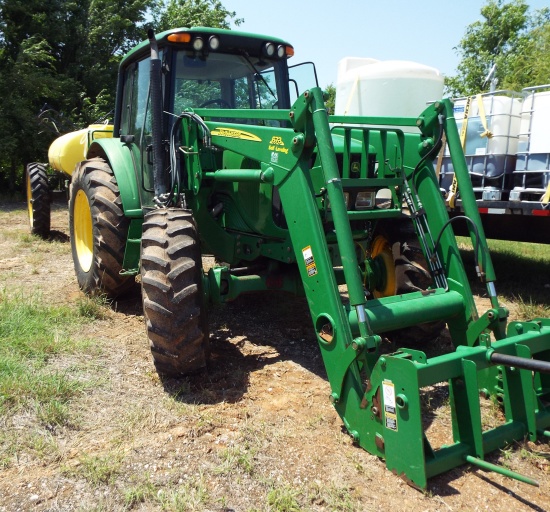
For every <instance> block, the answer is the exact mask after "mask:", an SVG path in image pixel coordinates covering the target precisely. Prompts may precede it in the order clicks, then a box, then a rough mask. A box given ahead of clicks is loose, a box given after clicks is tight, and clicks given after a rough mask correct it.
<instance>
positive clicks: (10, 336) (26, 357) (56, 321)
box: [0, 291, 91, 466]
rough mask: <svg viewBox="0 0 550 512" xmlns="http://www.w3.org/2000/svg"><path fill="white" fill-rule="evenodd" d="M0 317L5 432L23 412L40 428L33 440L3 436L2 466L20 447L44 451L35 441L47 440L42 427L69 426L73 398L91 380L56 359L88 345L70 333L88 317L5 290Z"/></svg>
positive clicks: (1, 400) (0, 390) (1, 411)
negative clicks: (86, 381)
mask: <svg viewBox="0 0 550 512" xmlns="http://www.w3.org/2000/svg"><path fill="white" fill-rule="evenodd" d="M0 318H1V319H2V321H1V322H0V415H1V416H2V418H3V422H4V423H5V424H6V426H7V427H8V429H7V430H8V431H9V424H10V422H11V420H12V418H14V417H16V416H17V415H19V416H21V415H25V416H27V417H29V418H31V422H32V423H33V424H35V425H36V427H35V428H37V429H38V432H39V434H37V435H36V436H35V441H36V442H34V443H32V442H30V437H29V436H27V437H25V436H23V437H22V438H17V437H9V436H8V437H6V436H4V437H3V442H2V443H1V446H2V448H0V464H2V465H4V466H5V465H7V464H8V461H9V460H10V457H11V456H12V455H14V454H15V453H17V452H18V451H19V450H20V449H22V448H25V449H26V448H29V447H30V448H31V451H32V452H33V453H36V454H38V455H40V453H42V452H43V451H44V450H43V449H42V448H40V447H38V444H37V442H38V441H40V442H42V444H44V443H45V444H46V445H47V444H48V441H47V439H46V438H45V437H44V431H42V430H40V429H45V430H46V432H52V431H55V429H56V428H58V427H62V426H70V425H71V423H72V421H73V419H72V418H71V410H70V402H71V399H72V398H73V397H75V396H76V395H79V394H80V393H82V391H83V390H84V389H85V388H86V387H87V386H89V385H91V384H90V383H85V382H84V381H83V380H81V379H79V376H78V372H75V369H74V367H73V366H71V365H70V364H67V363H66V362H65V363H64V364H58V363H59V360H60V358H63V357H65V356H71V355H74V354H77V353H79V352H81V351H83V350H85V349H86V347H88V345H89V343H88V342H87V341H81V340H76V339H73V338H72V337H71V331H72V330H74V329H76V328H77V327H78V326H79V325H82V324H83V323H87V322H88V321H89V319H88V318H87V317H85V316H83V315H81V314H80V313H79V311H78V310H77V309H75V308H74V307H69V306H53V305H46V304H44V302H43V300H42V299H41V297H40V296H39V295H32V296H23V295H18V294H12V295H10V294H8V293H6V292H5V291H0ZM32 444H34V445H35V447H32V446H31V445H32ZM46 451H47V452H48V451H49V450H46Z"/></svg>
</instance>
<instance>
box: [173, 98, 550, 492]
mask: <svg viewBox="0 0 550 512" xmlns="http://www.w3.org/2000/svg"><path fill="white" fill-rule="evenodd" d="M195 113H196V114H199V115H200V116H201V118H204V119H205V126H202V127H200V126H199V125H197V124H196V123H195V122H194V121H193V120H192V119H191V118H189V119H184V120H183V123H184V129H183V130H182V133H183V134H184V135H183V140H182V145H183V147H184V148H185V159H184V164H183V167H184V169H185V174H186V179H187V190H188V193H187V198H188V201H189V204H190V206H191V208H192V209H193V210H195V211H197V210H201V208H199V205H200V204H201V201H202V202H203V201H205V198H204V197H202V196H201V194H202V191H203V190H208V193H210V192H211V191H212V187H213V184H215V183H223V182H229V181H231V182H240V183H245V182H247V183H257V184H258V185H262V186H268V187H273V189H276V190H277V193H278V194H279V195H280V200H281V204H282V208H283V211H284V217H285V219H286V228H285V229H286V230H287V235H286V236H285V237H283V238H284V239H282V240H280V244H281V249H282V253H281V254H282V255H284V254H286V262H287V263H289V264H290V263H294V262H296V264H297V266H298V270H299V275H300V280H301V286H302V287H303V291H304V293H305V296H306V298H307V301H308V304H309V309H310V312H311V317H312V320H313V326H314V329H315V333H316V336H317V340H318V343H319V347H320V350H321V353H322V356H323V360H324V364H325V367H326V370H327V375H328V379H329V382H330V388H331V393H330V400H331V401H332V403H333V404H334V407H335V408H336V410H337V411H338V413H339V415H340V416H341V418H342V421H343V423H344V425H345V426H346V429H347V430H348V431H349V433H350V434H351V435H352V437H353V439H354V441H355V442H357V443H358V444H359V445H361V446H362V447H363V448H365V449H367V450H368V451H369V452H371V453H373V454H376V455H377V456H380V457H383V458H385V460H386V465H387V467H388V468H389V469H391V470H392V471H394V472H396V473H397V474H400V475H402V476H403V477H404V478H405V479H406V480H408V481H409V482H410V483H411V484H413V485H417V486H420V487H425V486H426V483H427V479H428V478H429V477H431V476H433V475H436V474H438V473H441V472H443V471H446V470H448V469H451V468H453V467H456V466H458V465H461V464H464V463H466V462H470V463H472V464H477V465H480V466H483V467H486V468H487V467H488V465H487V463H484V461H483V458H484V456H485V454H486V453H488V452H490V451H492V450H494V449H496V448H498V447H501V446H504V445H505V444H506V443H508V442H510V440H511V439H521V438H523V437H524V436H525V435H528V436H530V437H531V438H532V439H535V438H536V436H537V432H538V433H539V434H540V433H546V435H547V433H548V431H547V429H548V426H549V425H550V411H549V410H548V409H547V405H545V404H547V400H548V398H549V397H548V394H549V392H550V389H549V386H548V375H547V372H548V371H549V370H550V363H548V359H549V357H548V355H549V353H550V351H549V347H550V324H549V321H547V320H540V319H539V320H535V321H534V322H531V323H527V324H521V323H514V324H513V327H512V329H511V330H510V329H509V333H508V334H506V321H507V311H506V310H505V309H504V308H501V307H500V306H499V305H498V301H497V298H496V292H495V287H494V281H495V277H494V271H493V267H492V264H491V260H490V256H489V253H488V250H487V243H486V240H485V237H484V234H483V230H482V228H481V223H480V220H479V214H478V213H477V210H476V208H475V200H473V201H471V202H470V203H468V198H469V196H470V195H471V194H469V190H471V185H469V182H468V179H467V178H468V175H467V171H466V172H464V173H461V171H460V169H461V166H462V164H463V163H464V156H463V153H462V151H461V148H460V146H459V139H458V134H457V129H456V123H455V122H454V119H453V118H452V104H451V103H450V102H449V101H448V100H443V101H441V102H437V103H436V104H434V105H432V106H430V107H428V108H427V109H426V111H425V112H424V113H423V114H422V115H421V116H420V117H419V118H418V119H396V118H386V119H382V118H371V119H369V118H349V117H348V118H335V117H332V118H330V121H331V122H332V123H333V128H332V131H333V133H331V126H330V125H329V117H328V115H327V113H326V110H325V109H324V104H323V98H322V93H321V91H320V90H319V89H311V90H309V91H307V92H306V93H304V94H303V95H302V96H300V98H299V99H298V100H297V101H296V102H295V104H294V105H293V107H292V108H291V109H290V110H279V111H274V112H269V113H267V114H266V112H257V113H254V112H246V113H243V112H242V111H241V112H238V111H234V110H224V111H222V110H215V111H214V110H206V109H205V110H200V109H197V110H196V111H195ZM254 116H256V117H257V119H258V120H262V119H263V120H264V123H263V125H259V124H258V125H254V124H250V125H245V124H237V123H236V122H238V120H239V118H245V117H246V118H248V119H250V118H254ZM213 117H215V118H216V119H217V121H210V120H209V119H210V118H213ZM224 117H227V118H231V120H232V121H233V122H231V123H229V122H227V123H224V122H222V120H221V119H223V118H224ZM267 119H269V120H270V121H277V122H278V123H279V125H280V127H274V126H265V125H266V124H268V123H267V122H266V121H267ZM289 123H290V126H288V124H289ZM400 126H418V128H419V133H418V134H405V133H404V132H403V130H401V129H400ZM335 127H336V128H335ZM443 131H444V132H445V134H446V138H447V141H449V146H450V148H451V154H452V157H453V164H454V166H455V169H457V180H458V185H459V187H460V191H461V196H462V198H463V201H464V202H465V206H466V215H467V217H468V220H467V222H468V224H469V229H470V233H471V236H472V242H473V246H474V247H475V252H476V261H477V262H478V275H479V277H480V278H481V279H482V280H483V281H484V282H486V284H487V290H488V293H489V296H490V297H491V306H492V307H491V309H490V310H489V311H487V312H485V313H484V314H482V315H481V316H480V315H478V313H477V310H476V307H475V303H474V300H473V295H472V292H471V289H470V287H469V284H468V277H467V273H466V271H465V269H464V264H463V262H462V259H461V256H460V252H459V249H458V246H457V243H456V240H455V237H454V234H453V232H452V229H451V228H450V222H449V217H448V215H447V211H446V208H445V204H444V202H443V200H442V198H441V194H440V191H439V187H438V183H437V179H436V177H435V173H434V170H433V165H432V164H431V160H430V152H432V151H435V152H437V150H438V148H439V144H440V135H441V133H442V132H443ZM337 137H342V139H343V140H344V144H343V148H344V149H343V151H344V152H345V151H348V152H350V151H351V149H350V148H351V147H353V143H352V141H357V140H359V141H360V145H361V146H362V147H365V146H366V147H370V146H371V145H373V146H374V154H375V155H376V161H377V170H376V173H375V174H374V175H372V173H371V176H370V177H368V176H367V174H365V177H364V178H359V179H357V180H352V179H349V178H346V177H345V171H343V170H342V163H341V162H348V163H349V162H351V159H352V156H351V153H350V154H345V155H340V157H339V158H337V153H336V151H335V149H334V145H333V142H332V141H333V138H335V139H336V138H337ZM339 140H340V139H339ZM226 151H228V152H231V153H235V154H238V155H241V156H242V157H244V158H246V159H250V160H254V161H256V162H258V165H257V167H256V168H255V169H248V168H245V169H243V168H237V169H231V168H227V167H225V168H220V167H218V166H216V165H215V162H216V161H218V162H219V153H221V152H226ZM426 155H428V156H426ZM361 165H362V166H363V168H365V169H366V165H367V164H366V161H365V159H363V163H362V164H361ZM464 167H465V164H464ZM344 168H345V165H344ZM365 172H366V171H365ZM388 184H391V187H392V191H391V194H390V195H391V200H390V202H391V203H392V205H391V206H390V207H389V208H377V207H373V208H369V209H366V210H357V209H353V208H351V209H350V207H349V198H347V197H346V194H349V193H350V192H349V191H350V190H353V187H362V188H363V189H368V190H371V188H372V189H374V190H376V189H377V188H378V189H382V188H388ZM350 187H351V188H350ZM327 205H329V208H327ZM202 210H203V212H202V213H199V224H200V223H201V221H203V225H204V226H207V228H206V229H205V231H204V232H202V233H201V237H203V238H204V241H205V243H206V245H207V246H209V247H215V246H216V244H217V242H216V240H220V239H223V240H224V241H223V243H220V244H219V245H220V247H221V245H223V247H224V250H225V251H226V255H227V256H229V257H232V256H234V255H235V254H236V253H238V252H239V250H241V249H242V247H243V235H244V234H243V233H239V234H237V233H236V232H235V231H233V230H232V229H228V227H227V226H224V225H223V223H222V222H220V221H219V219H217V218H216V217H215V216H214V215H213V214H212V212H211V213H210V214H208V213H204V208H202ZM404 215H405V216H407V217H408V218H409V219H410V220H411V221H412V223H413V225H414V227H415V230H416V233H417V235H418V237H419V239H420V240H421V242H422V247H423V249H424V251H425V253H426V258H427V259H428V261H429V262H430V270H431V272H432V275H433V278H434V281H433V282H434V284H433V286H432V287H430V288H429V289H427V290H424V291H419V292H414V293H407V294H402V295H395V296H389V297H382V298H378V299H372V298H369V299H367V296H366V291H365V273H364V271H363V270H362V267H361V264H362V262H361V261H360V260H358V257H357V254H358V251H357V234H356V230H355V229H354V228H352V224H354V223H357V222H358V221H361V222H376V221H379V220H380V219H387V218H395V219H397V218H401V217H403V216H404ZM207 216H209V220H208V222H207V221H206V220H207V219H206V217H207ZM209 230H210V231H209ZM283 231H284V230H283ZM244 238H246V236H244ZM229 240H232V243H228V241H229ZM333 240H335V243H331V241H333ZM264 243H266V244H267V245H269V241H268V240H266V239H265V237H264V238H263V239H261V243H258V245H259V247H260V248H259V249H258V250H259V251H260V252H261V251H262V249H261V247H262V246H263V244H264ZM335 250H336V251H337V252H338V258H337V260H338V261H339V262H340V265H341V269H338V268H336V267H335V265H334V261H335V258H334V251H335ZM232 251H233V253H232V254H230V253H231V252H232ZM266 254H267V252H266ZM279 259H280V261H281V262H283V260H284V257H283V256H281V257H280V258H279ZM229 274H230V271H229V270H228V269H227V268H223V269H213V270H211V271H210V275H209V278H208V279H207V282H208V283H209V285H208V286H207V289H208V290H209V293H210V295H211V297H210V299H211V300H213V301H214V302H216V301H219V300H220V299H219V297H218V296H217V295H218V294H219V293H222V292H221V288H222V287H221V285H220V283H221V282H222V281H223V280H224V279H225V280H226V286H228V287H229V288H234V289H235V290H237V291H234V292H229V293H228V292H227V291H226V292H225V293H226V294H227V293H228V296H229V297H230V298H234V297H235V296H236V295H238V290H245V287H244V286H242V284H240V283H239V281H240V278H239V276H236V275H231V276H230V275H229ZM342 275H343V279H342V278H341V276H342ZM249 277H250V276H246V278H247V279H248V278H249ZM257 283H258V288H257V289H258V290H259V289H265V282H263V281H262V280H261V279H258V280H257ZM339 286H340V288H339ZM289 288H290V287H289ZM295 288H298V287H297V286H295ZM251 289H253V287H252V288H251V287H250V285H249V287H248V288H246V291H251ZM212 295H215V297H213V296H212ZM436 320H440V321H444V322H445V323H447V325H448V327H449V331H450V334H451V337H452V339H453V344H454V345H455V347H456V350H455V351H454V352H451V353H449V354H444V355H442V356H438V357H435V358H431V359H430V358H427V356H426V355H425V354H424V353H423V352H421V351H419V350H416V349H406V348H403V349H401V350H399V351H398V352H396V353H392V354H385V353H383V350H382V347H381V339H382V333H384V332H387V331H388V330H392V329H395V328H405V329H406V328H408V327H411V326H413V325H416V324H418V323H422V322H427V321H436ZM495 354H496V355H495ZM500 354H505V355H508V356H516V357H520V358H522V361H523V362H524V363H525V364H524V369H520V370H519V375H517V370H515V371H516V373H514V369H513V368H512V367H511V364H510V363H506V362H503V358H504V361H507V360H506V358H505V357H504V356H502V357H501V358H499V357H500ZM537 359H538V360H537ZM535 360H537V361H535ZM514 361H515V364H516V367H517V360H514ZM534 361H535V366H532V364H533V362H534ZM531 371H533V372H535V373H534V375H535V379H534V380H531V379H529V378H528V375H529V374H530V372H531ZM439 383H445V385H448V386H449V392H450V405H451V416H452V418H453V420H452V438H453V443H452V444H451V445H449V446H440V447H436V446H432V445H431V443H430V441H429V440H428V438H427V437H426V435H425V419H424V418H423V413H422V404H421V402H422V399H421V397H422V394H423V393H424V392H425V391H423V390H424V389H426V387H428V386H433V385H437V384H439ZM480 390H481V391H482V392H483V393H486V394H488V395H493V396H495V397H497V399H498V400H500V401H501V403H502V404H503V406H504V409H505V415H506V422H505V423H504V424H502V425H500V426H498V427H496V428H493V429H489V430H486V429H484V428H483V427H482V424H481V416H480V398H479V393H480ZM519 403H522V404H525V405H521V406H520V405H518V404H519ZM484 464H485V465H484ZM490 469H492V470H495V471H499V472H501V473H503V474H507V476H512V477H514V478H518V479H520V480H523V481H527V482H528V483H533V482H532V481H530V480H529V479H527V478H525V477H522V476H521V475H516V474H513V473H511V472H510V471H506V470H504V469H503V468H499V467H496V466H495V467H493V466H491V467H490Z"/></svg>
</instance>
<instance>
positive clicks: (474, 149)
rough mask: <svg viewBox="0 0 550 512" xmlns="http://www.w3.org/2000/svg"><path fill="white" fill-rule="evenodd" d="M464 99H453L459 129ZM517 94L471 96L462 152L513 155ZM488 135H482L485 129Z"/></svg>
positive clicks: (517, 123)
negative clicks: (464, 146) (464, 145)
mask: <svg viewBox="0 0 550 512" xmlns="http://www.w3.org/2000/svg"><path fill="white" fill-rule="evenodd" d="M466 102H467V98H459V99H458V100H456V101H455V102H454V115H455V119H456V122H457V125H458V129H459V131H460V130H461V128H462V123H463V120H464V112H465V109H466ZM520 113H521V101H520V97H519V95H513V94H512V95H511V96H507V95H503V94H500V95H499V94H498V93H497V94H482V95H481V96H479V97H478V96H472V97H471V99H470V110H469V114H468V125H467V129H466V148H465V151H464V153H465V155H466V156H470V155H472V156H473V155H475V156H480V155H515V154H516V152H517V148H518V135H519V131H520ZM485 128H487V130H488V131H489V132H490V134H489V135H490V136H487V134H485V131H486V129H485Z"/></svg>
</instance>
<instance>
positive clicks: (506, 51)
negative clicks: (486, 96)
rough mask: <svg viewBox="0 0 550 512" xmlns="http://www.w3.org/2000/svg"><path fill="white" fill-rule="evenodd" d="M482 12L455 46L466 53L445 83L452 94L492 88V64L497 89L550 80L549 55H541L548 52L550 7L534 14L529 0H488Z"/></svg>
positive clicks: (477, 91) (458, 94)
mask: <svg viewBox="0 0 550 512" xmlns="http://www.w3.org/2000/svg"><path fill="white" fill-rule="evenodd" d="M481 16H482V18H483V20H481V21H476V22H474V23H472V24H471V25H469V26H468V27H467V28H466V33H465V35H464V37H463V38H462V40H461V41H460V43H459V44H458V46H457V48H456V50H457V52H458V54H459V56H460V57H461V60H460V63H459V65H458V67H457V71H458V74H457V75H456V76H454V77H449V78H447V79H446V82H445V85H446V88H447V90H448V92H449V93H450V94H451V95H453V96H464V95H470V94H476V93H479V92H482V91H486V90H488V89H489V83H488V81H486V78H487V76H488V75H489V72H490V70H491V68H492V67H493V66H495V70H496V71H495V73H496V75H495V77H496V80H497V83H498V88H515V89H518V88H519V89H521V88H523V87H528V86H531V85H541V84H543V83H548V82H549V81H550V76H549V75H548V60H547V57H545V58H543V59H540V57H542V56H544V51H548V42H549V40H548V37H549V36H548V30H549V29H550V9H547V8H545V9H541V10H540V11H536V12H534V13H531V12H530V11H529V6H528V5H527V3H526V2H525V0H512V1H511V2H504V0H488V2H487V3H486V4H485V5H484V6H483V7H482V8H481ZM544 41H546V42H544ZM546 55H547V54H546ZM537 57H539V58H538V59H537Z"/></svg>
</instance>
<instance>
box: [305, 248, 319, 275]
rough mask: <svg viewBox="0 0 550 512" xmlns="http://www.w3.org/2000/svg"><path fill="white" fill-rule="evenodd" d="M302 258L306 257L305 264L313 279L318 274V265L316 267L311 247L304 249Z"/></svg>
mask: <svg viewBox="0 0 550 512" xmlns="http://www.w3.org/2000/svg"><path fill="white" fill-rule="evenodd" d="M302 256H303V257H304V263H305V264H306V270H307V275H308V277H312V276H314V275H316V274H317V265H315V258H314V257H313V251H312V250H311V245H308V246H307V247H304V248H303V249H302Z"/></svg>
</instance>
